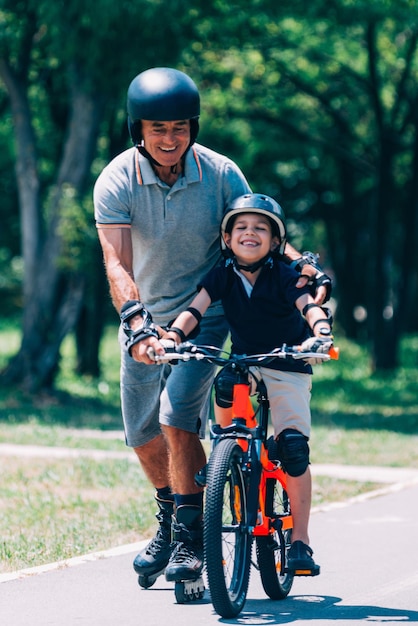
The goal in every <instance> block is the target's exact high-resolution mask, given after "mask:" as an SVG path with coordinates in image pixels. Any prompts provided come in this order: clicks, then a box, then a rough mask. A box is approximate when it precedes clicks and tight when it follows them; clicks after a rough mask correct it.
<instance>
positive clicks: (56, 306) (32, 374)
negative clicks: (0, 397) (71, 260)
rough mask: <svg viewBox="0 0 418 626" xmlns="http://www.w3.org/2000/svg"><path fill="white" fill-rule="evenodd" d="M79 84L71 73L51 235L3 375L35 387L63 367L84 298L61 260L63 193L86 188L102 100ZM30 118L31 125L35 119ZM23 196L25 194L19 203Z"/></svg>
mask: <svg viewBox="0 0 418 626" xmlns="http://www.w3.org/2000/svg"><path fill="white" fill-rule="evenodd" d="M73 69H74V68H73ZM79 85H80V80H79V76H78V75H77V72H76V71H75V70H74V71H73V72H72V73H71V85H70V92H71V116H70V120H69V126H68V133H67V140H66V142H65V145H64V151H63V157H62V161H61V165H60V169H59V174H58V178H57V184H56V188H55V192H54V194H53V196H52V198H51V201H50V204H49V206H48V215H49V223H48V227H47V234H46V238H45V240H44V241H43V245H42V251H41V254H40V256H39V260H38V261H37V262H36V263H35V264H34V266H35V267H34V271H32V270H30V271H31V275H32V276H33V279H32V280H33V290H32V296H31V298H29V299H28V300H27V301H26V302H25V308H24V317H23V338H22V344H21V347H20V350H19V352H18V353H17V354H16V356H15V357H14V358H12V360H11V361H10V363H9V365H8V367H7V368H6V370H5V372H4V374H3V376H2V378H3V381H4V382H6V383H7V384H10V383H14V384H22V385H23V386H24V387H25V388H26V389H27V390H29V391H31V392H36V391H39V390H40V389H41V388H44V387H46V388H50V387H51V386H52V384H53V381H54V377H55V374H56V372H57V369H58V362H59V350H60V346H61V342H62V340H63V338H64V337H65V336H66V334H67V333H68V332H70V331H71V330H72V329H73V328H74V326H75V324H76V321H77V319H78V318H79V315H80V310H81V307H82V304H83V298H84V290H85V280H84V277H83V275H82V274H81V273H80V272H78V271H75V272H74V271H72V272H69V271H68V270H66V269H63V265H62V263H60V259H61V257H62V254H63V241H62V235H61V232H60V226H61V219H62V211H61V208H62V201H63V197H64V195H65V194H66V193H68V188H69V187H70V188H71V189H72V190H73V192H74V196H75V197H76V198H77V197H80V196H81V194H82V192H83V190H84V185H85V182H86V180H87V177H88V174H89V172H90V166H91V161H92V157H93V154H94V147H95V143H96V139H97V133H98V124H99V120H100V111H99V110H98V105H97V102H96V101H95V99H94V97H93V96H92V95H91V94H90V93H88V92H87V91H86V92H83V91H82V89H81V88H80V87H79ZM26 123H27V125H30V120H27V121H26ZM17 139H19V138H17ZM19 148H20V150H21V152H22V154H24V153H25V146H21V145H20V146H19ZM20 175H22V173H20ZM23 186H24V182H23V181H20V185H19V189H20V188H22V187H23ZM33 193H35V192H33ZM23 201H24V198H23V197H22V196H21V197H20V202H21V203H22V202H23ZM23 215H25V214H23Z"/></svg>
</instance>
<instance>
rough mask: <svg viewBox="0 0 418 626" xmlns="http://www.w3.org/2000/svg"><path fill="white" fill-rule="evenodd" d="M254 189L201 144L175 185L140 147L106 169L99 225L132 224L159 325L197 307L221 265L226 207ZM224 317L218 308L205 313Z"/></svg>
mask: <svg viewBox="0 0 418 626" xmlns="http://www.w3.org/2000/svg"><path fill="white" fill-rule="evenodd" d="M249 191H250V188H249V185H248V182H247V181H246V179H245V177H244V175H243V174H242V172H241V170H240V169H239V168H238V167H237V166H236V165H235V163H234V162H233V161H231V160H230V159H228V158H227V157H225V156H223V155H220V154H218V153H216V152H214V151H213V150H209V149H208V148H206V147H204V146H202V145H200V144H194V145H193V147H192V148H191V149H190V150H189V151H188V153H187V155H186V160H185V171H184V176H182V177H180V178H179V179H178V180H177V181H176V183H175V184H174V185H173V186H172V187H169V186H168V185H167V184H166V183H163V182H162V181H161V180H160V179H159V178H158V177H157V176H156V175H155V173H154V170H153V169H152V167H151V165H150V163H149V161H148V160H147V159H146V158H145V157H143V156H142V155H141V154H140V153H139V152H138V150H137V149H136V148H130V149H128V150H126V151H125V152H122V154H120V155H118V156H117V157H116V158H115V159H113V160H112V161H111V162H110V163H109V165H107V167H105V168H104V170H103V172H102V173H101V174H100V176H99V178H98V179H97V182H96V185H95V188H94V207H95V218H96V224H97V226H98V227H100V225H102V224H103V225H110V224H115V225H117V224H120V225H130V229H131V235H132V246H133V271H134V278H135V282H136V284H137V285H138V288H139V291H140V294H141V300H142V302H143V303H144V304H145V305H146V307H147V308H148V309H149V311H150V312H151V314H152V316H153V318H154V321H155V322H157V323H159V324H166V323H167V322H169V321H170V320H171V319H173V318H174V317H176V315H177V314H178V313H180V312H181V311H182V310H184V309H185V308H186V307H187V306H188V304H189V303H190V302H191V300H192V299H193V297H194V295H195V294H196V285H197V284H198V283H199V282H200V280H201V279H202V278H203V276H204V275H205V274H206V273H207V272H208V271H209V270H210V269H211V268H212V267H214V266H215V265H216V264H217V263H218V262H219V258H220V248H219V225H220V222H221V218H222V215H223V213H224V211H225V208H226V207H227V205H228V204H229V203H230V202H231V201H232V200H233V199H234V198H236V197H237V196H240V195H242V194H243V193H247V192H249ZM221 312H222V309H221V307H220V304H216V305H214V306H212V307H211V308H210V310H209V311H208V313H207V315H217V314H220V313H221Z"/></svg>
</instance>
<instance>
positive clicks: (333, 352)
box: [328, 346, 340, 361]
mask: <svg viewBox="0 0 418 626" xmlns="http://www.w3.org/2000/svg"><path fill="white" fill-rule="evenodd" d="M328 354H329V355H330V357H331V359H334V360H335V361H338V359H339V358H340V349H339V348H337V347H336V346H332V348H330V349H329V352H328Z"/></svg>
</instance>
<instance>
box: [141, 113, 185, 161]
mask: <svg viewBox="0 0 418 626" xmlns="http://www.w3.org/2000/svg"><path fill="white" fill-rule="evenodd" d="M141 129H142V137H143V139H144V146H145V148H146V150H147V151H148V152H149V153H150V155H151V156H152V157H153V158H154V159H155V160H156V161H157V163H161V165H162V166H164V167H172V166H173V165H176V164H177V163H178V162H179V161H180V159H181V157H182V156H183V154H184V153H185V152H186V150H187V148H188V147H189V144H190V120H177V121H175V122H154V121H151V120H142V121H141Z"/></svg>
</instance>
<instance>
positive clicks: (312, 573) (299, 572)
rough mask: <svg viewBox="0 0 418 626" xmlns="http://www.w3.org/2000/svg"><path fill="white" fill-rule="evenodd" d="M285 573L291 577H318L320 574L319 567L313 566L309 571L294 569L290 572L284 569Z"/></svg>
mask: <svg viewBox="0 0 418 626" xmlns="http://www.w3.org/2000/svg"><path fill="white" fill-rule="evenodd" d="M285 572H286V573H289V574H293V576H319V574H320V573H321V568H320V567H319V565H315V567H312V568H310V569H295V570H290V569H288V568H286V569H285Z"/></svg>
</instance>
